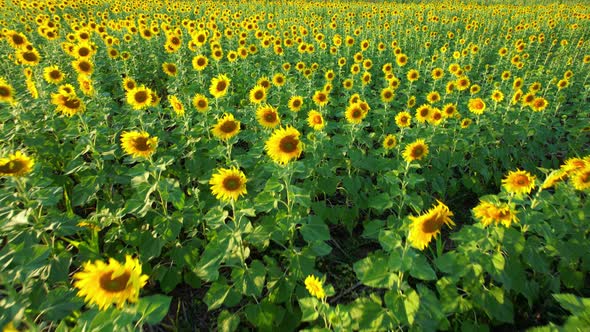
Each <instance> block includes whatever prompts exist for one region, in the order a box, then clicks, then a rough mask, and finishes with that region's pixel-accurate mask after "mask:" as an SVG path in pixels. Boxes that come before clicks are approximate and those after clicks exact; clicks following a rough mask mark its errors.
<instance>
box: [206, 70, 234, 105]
mask: <svg viewBox="0 0 590 332" xmlns="http://www.w3.org/2000/svg"><path fill="white" fill-rule="evenodd" d="M230 82H231V80H230V79H229V78H228V77H227V76H225V75H223V74H221V75H218V76H217V77H214V78H213V79H212V80H211V85H210V86H209V93H211V95H212V96H213V98H215V99H217V98H221V97H223V96H225V95H226V94H227V90H228V89H229V84H230Z"/></svg>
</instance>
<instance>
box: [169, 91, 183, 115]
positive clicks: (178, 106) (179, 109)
mask: <svg viewBox="0 0 590 332" xmlns="http://www.w3.org/2000/svg"><path fill="white" fill-rule="evenodd" d="M168 102H169V103H170V106H172V109H173V110H174V113H176V115H178V116H183V115H184V105H183V104H182V102H181V101H180V99H178V97H176V96H175V95H168Z"/></svg>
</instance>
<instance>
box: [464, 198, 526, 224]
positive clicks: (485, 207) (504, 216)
mask: <svg viewBox="0 0 590 332" xmlns="http://www.w3.org/2000/svg"><path fill="white" fill-rule="evenodd" d="M473 214H474V216H475V218H477V219H478V220H479V221H481V223H482V224H483V225H484V226H485V227H487V226H488V225H490V224H492V223H494V224H496V225H498V224H502V225H504V226H506V227H510V225H512V223H517V222H518V218H517V217H516V211H514V209H513V208H512V207H510V206H509V205H508V204H506V203H492V202H488V201H483V200H482V201H480V202H479V204H478V205H477V206H476V207H474V208H473Z"/></svg>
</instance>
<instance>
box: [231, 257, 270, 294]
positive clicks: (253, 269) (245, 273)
mask: <svg viewBox="0 0 590 332" xmlns="http://www.w3.org/2000/svg"><path fill="white" fill-rule="evenodd" d="M265 277H266V268H265V267H264V264H263V263H262V262H261V261H259V260H254V261H252V263H250V266H249V267H248V268H247V269H243V268H241V267H236V268H234V269H233V270H232V279H233V281H234V283H235V285H236V286H237V287H238V288H239V289H240V290H241V292H242V294H244V295H249V296H256V297H258V296H260V295H261V294H262V289H263V288H264V279H265Z"/></svg>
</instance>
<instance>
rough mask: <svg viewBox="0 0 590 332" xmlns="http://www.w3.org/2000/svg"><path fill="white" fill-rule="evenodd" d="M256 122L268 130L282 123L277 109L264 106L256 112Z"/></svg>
mask: <svg viewBox="0 0 590 332" xmlns="http://www.w3.org/2000/svg"><path fill="white" fill-rule="evenodd" d="M256 120H258V123H259V124H260V125H261V126H262V127H264V128H268V129H272V128H275V127H276V126H278V125H279V124H280V123H281V119H280V118H279V114H278V112H277V108H276V107H272V106H270V105H268V104H263V105H261V106H260V107H258V109H257V110H256Z"/></svg>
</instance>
